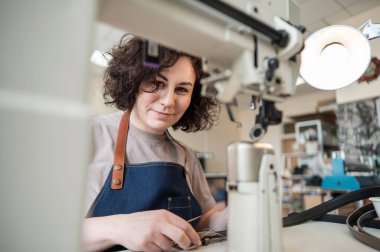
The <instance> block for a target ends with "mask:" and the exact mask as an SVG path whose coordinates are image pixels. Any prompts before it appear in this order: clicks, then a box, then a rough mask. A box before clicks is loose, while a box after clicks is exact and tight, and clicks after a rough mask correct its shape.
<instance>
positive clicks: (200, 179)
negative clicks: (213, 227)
mask: <svg viewBox="0 0 380 252" xmlns="http://www.w3.org/2000/svg"><path fill="white" fill-rule="evenodd" d="M188 153H189V160H188V165H189V171H190V177H191V187H192V192H193V194H194V197H195V198H196V199H197V201H198V203H199V204H200V206H201V208H202V213H206V212H207V211H208V210H210V209H211V208H213V207H214V206H215V199H214V197H213V196H212V194H211V191H210V187H209V185H208V183H207V180H206V176H205V174H204V172H203V169H202V166H201V163H200V162H199V160H198V158H197V157H196V156H195V153H194V152H193V151H192V150H189V149H188Z"/></svg>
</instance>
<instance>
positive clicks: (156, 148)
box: [85, 112, 215, 213]
mask: <svg viewBox="0 0 380 252" xmlns="http://www.w3.org/2000/svg"><path fill="white" fill-rule="evenodd" d="M122 115H123V112H118V113H114V114H110V115H105V116H100V117H97V118H95V119H94V124H93V133H94V139H93V158H92V162H91V164H90V166H89V170H88V176H87V188H86V197H85V212H87V211H88V209H89V208H90V206H91V204H92V202H93V201H94V200H95V198H96V196H97V195H98V194H99V192H100V190H101V188H102V187H103V184H104V182H105V180H106V178H107V176H108V174H109V172H110V169H111V167H112V165H113V159H114V149H115V143H116V137H117V130H118V127H119V123H120V119H121V116H122ZM126 152H127V160H126V162H127V163H130V164H136V163H146V162H154V161H166V162H174V163H178V164H180V165H182V166H183V167H185V172H186V180H187V183H188V185H189V187H190V190H191V191H192V193H193V194H194V197H195V198H196V199H197V200H198V202H199V204H200V206H201V208H202V212H203V213H205V212H207V211H208V210H210V209H211V208H212V207H213V206H214V205H215V200H214V198H213V197H212V195H211V192H210V188H209V186H208V184H207V181H206V178H205V175H204V173H203V170H202V168H201V165H200V163H199V160H198V159H197V158H196V156H195V154H194V152H193V151H192V150H191V149H190V148H189V147H187V146H185V145H184V144H183V143H180V144H179V143H178V142H176V141H174V140H173V139H171V138H170V137H169V136H168V135H167V134H164V135H155V134H149V133H147V132H144V131H142V130H140V129H138V128H136V127H135V126H133V122H130V125H129V131H128V138H127V147H126Z"/></svg>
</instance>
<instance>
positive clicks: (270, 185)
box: [228, 141, 282, 252]
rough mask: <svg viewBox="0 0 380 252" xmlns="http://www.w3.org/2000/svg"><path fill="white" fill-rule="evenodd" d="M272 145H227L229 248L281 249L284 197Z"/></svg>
mask: <svg viewBox="0 0 380 252" xmlns="http://www.w3.org/2000/svg"><path fill="white" fill-rule="evenodd" d="M273 154H274V152H273V147H272V146H271V145H269V144H264V143H253V142H248V141H238V142H235V143H232V144H230V145H229V146H228V188H229V191H228V199H229V225H228V237H229V238H228V251H236V252H237V251H253V252H259V251H260V252H262V251H264V252H266V251H268V252H269V251H273V252H274V251H278V252H281V251H282V231H281V227H282V222H281V196H280V190H279V184H280V181H279V180H278V177H279V176H278V171H277V170H276V169H275V167H274V165H273V163H274V156H273Z"/></svg>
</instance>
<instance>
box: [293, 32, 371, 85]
mask: <svg viewBox="0 0 380 252" xmlns="http://www.w3.org/2000/svg"><path fill="white" fill-rule="evenodd" d="M370 60H371V48H370V44H369V41H368V39H367V37H366V36H364V35H363V34H362V33H361V32H360V30H358V29H355V28H353V27H350V26H344V25H333V26H329V27H325V28H322V29H320V30H318V31H317V32H315V33H313V34H312V35H311V36H310V37H309V38H307V39H306V41H305V48H304V50H303V51H302V53H301V68H300V75H301V76H302V78H303V79H304V80H305V81H306V82H307V83H308V84H310V85H311V86H313V87H315V88H318V89H323V90H335V89H339V88H342V87H345V86H347V85H349V84H351V83H353V82H355V81H356V80H357V79H359V77H360V76H361V75H362V74H363V73H364V72H365V70H366V69H367V66H368V64H369V62H370Z"/></svg>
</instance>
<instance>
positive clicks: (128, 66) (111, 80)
mask: <svg viewBox="0 0 380 252" xmlns="http://www.w3.org/2000/svg"><path fill="white" fill-rule="evenodd" d="M130 36H132V38H131V37H130ZM143 43H144V40H143V39H141V38H139V37H135V36H133V35H129V34H126V35H124V36H123V37H122V38H121V40H120V43H119V44H117V45H116V46H115V47H113V48H112V49H111V50H110V52H108V54H109V55H110V56H111V59H110V61H109V64H108V67H107V69H106V70H105V73H104V82H105V86H104V94H103V97H104V99H105V103H106V104H107V105H115V106H116V107H117V108H118V109H120V110H123V111H124V110H128V111H131V110H132V108H133V106H134V104H135V102H136V98H137V95H138V92H139V87H140V84H141V83H142V82H143V81H146V80H152V79H154V78H155V77H156V76H157V75H158V74H159V73H160V72H161V71H162V70H163V69H165V68H169V67H171V66H173V65H175V63H176V62H177V61H178V59H179V58H180V57H183V56H185V57H189V58H190V60H191V63H192V65H193V68H194V72H195V76H196V77H195V85H194V89H193V94H192V98H191V103H190V105H189V107H188V109H187V110H186V112H185V114H184V115H183V116H182V117H181V119H180V120H179V121H178V122H177V123H175V124H174V125H173V126H172V128H173V129H174V130H177V129H181V130H182V131H185V132H196V131H200V130H207V129H210V128H211V127H212V126H213V125H214V123H215V122H216V121H217V120H218V115H219V112H220V103H219V101H218V100H217V99H216V98H213V97H204V96H202V95H201V84H200V80H201V79H202V78H203V77H206V76H208V74H207V73H206V72H204V71H203V70H202V61H201V59H199V58H197V57H194V56H191V55H189V54H186V53H184V52H179V51H176V50H173V49H170V48H167V47H164V46H160V47H159V62H160V66H159V67H158V68H152V67H146V66H144V62H143V57H142V55H143Z"/></svg>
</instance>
